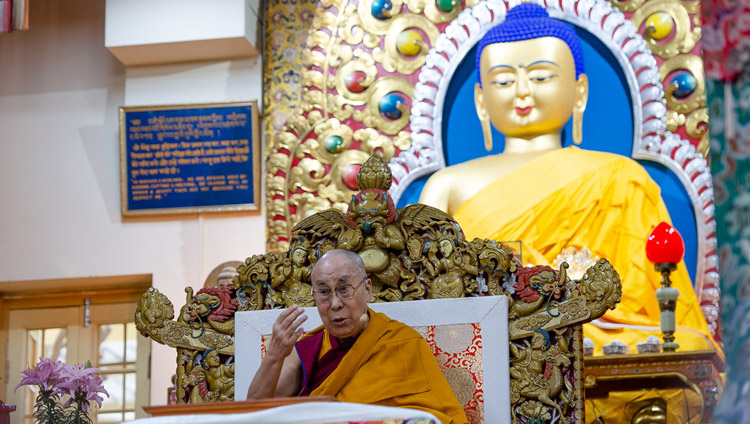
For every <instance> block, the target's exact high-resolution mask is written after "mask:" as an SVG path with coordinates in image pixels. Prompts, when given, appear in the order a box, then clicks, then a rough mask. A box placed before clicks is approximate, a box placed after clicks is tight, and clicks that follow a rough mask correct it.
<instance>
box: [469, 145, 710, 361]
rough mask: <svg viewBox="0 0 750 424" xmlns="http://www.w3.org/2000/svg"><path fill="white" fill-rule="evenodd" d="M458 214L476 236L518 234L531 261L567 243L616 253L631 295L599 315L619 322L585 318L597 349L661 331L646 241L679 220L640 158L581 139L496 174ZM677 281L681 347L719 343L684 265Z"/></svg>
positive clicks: (613, 258) (613, 257)
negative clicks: (593, 147)
mask: <svg viewBox="0 0 750 424" xmlns="http://www.w3.org/2000/svg"><path fill="white" fill-rule="evenodd" d="M454 218H455V219H456V221H457V222H458V223H459V224H460V225H461V228H462V229H463V231H464V234H465V235H466V237H467V239H469V240H471V239H473V238H474V237H479V238H488V239H492V240H499V241H511V240H520V241H521V242H522V243H523V262H524V264H527V263H532V264H534V265H548V264H551V263H552V262H553V260H554V259H555V258H556V257H557V255H559V254H560V253H561V252H562V250H563V248H565V247H568V246H574V247H575V248H577V249H579V250H580V249H581V248H583V247H587V248H588V249H589V250H591V253H592V254H593V255H597V256H599V257H600V258H606V259H608V260H609V261H610V263H612V265H613V266H614V268H615V269H616V270H617V272H618V273H619V274H620V278H621V280H622V285H623V295H622V301H621V302H620V303H619V304H618V305H617V308H616V309H615V310H612V311H608V312H607V313H606V314H605V315H604V317H602V319H600V321H602V324H603V325H606V324H610V326H611V327H616V328H609V329H607V328H602V326H603V325H600V326H595V325H594V324H587V325H585V326H584V334H585V336H586V337H589V338H591V339H593V340H594V343H595V345H596V350H597V351H598V354H601V346H602V345H604V344H607V343H609V342H610V341H612V340H614V339H619V340H621V341H623V342H625V343H627V344H628V345H630V346H631V352H633V353H635V344H636V343H638V342H642V341H644V340H645V339H646V337H647V336H648V335H651V334H653V335H656V336H659V338H661V331H660V330H659V313H660V311H659V305H658V302H657V301H656V297H655V296H654V291H655V290H656V289H658V288H660V287H661V284H660V281H661V275H660V274H659V273H658V272H656V271H655V270H654V266H653V264H651V262H649V261H648V259H647V258H646V252H645V246H646V238H647V237H648V235H649V234H650V233H651V231H652V230H653V229H654V228H655V227H656V225H658V224H659V223H660V222H662V221H665V222H671V221H670V219H669V213H668V212H667V208H666V206H665V205H664V201H663V200H662V198H661V195H660V189H659V186H658V185H656V183H655V182H654V181H653V180H652V179H651V177H650V176H649V175H648V173H647V172H646V170H645V169H643V167H641V166H640V165H639V164H638V163H637V162H635V161H634V160H632V159H630V158H626V157H623V156H620V155H615V154H611V153H603V152H595V151H590V150H581V149H578V148H576V147H568V148H565V149H556V150H553V151H550V152H547V153H545V154H543V155H541V156H540V157H538V158H536V159H535V160H533V161H531V162H529V163H527V164H525V165H523V166H521V167H520V168H519V169H517V170H516V171H514V172H512V173H510V174H508V175H506V176H504V177H502V178H500V179H498V180H496V181H494V182H492V183H491V184H490V185H488V186H487V187H485V188H484V189H482V190H481V191H480V192H479V193H477V194H476V195H474V196H473V197H472V198H470V199H469V200H467V201H466V202H464V203H463V204H462V205H460V206H459V208H458V210H457V211H456V212H455V213H454ZM671 279H672V281H673V284H672V287H675V288H677V289H678V290H679V291H680V297H679V299H678V304H677V309H676V316H677V327H678V331H677V332H676V333H675V341H676V342H677V343H679V344H680V350H681V351H687V350H700V349H709V348H712V347H713V348H716V349H717V350H719V351H721V349H720V347H719V346H718V345H717V344H716V343H715V342H714V340H713V338H712V337H711V335H710V333H709V330H708V326H707V324H706V320H705V318H704V317H703V313H702V311H701V309H700V304H699V302H698V300H697V298H696V295H695V291H694V290H693V286H692V283H691V281H690V277H689V275H688V273H687V270H686V268H685V265H684V263H680V264H679V265H678V268H677V270H676V271H675V272H673V273H672V276H671ZM611 324H615V325H611ZM644 327H650V328H646V329H644Z"/></svg>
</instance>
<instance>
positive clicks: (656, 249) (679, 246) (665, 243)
mask: <svg viewBox="0 0 750 424" xmlns="http://www.w3.org/2000/svg"><path fill="white" fill-rule="evenodd" d="M684 255H685V243H684V242H683V241H682V236H681V235H680V233H679V232H678V231H677V230H676V229H675V228H674V227H673V226H671V225H669V224H667V223H666V222H662V223H660V224H659V225H657V226H656V228H654V231H652V232H651V234H650V235H649V236H648V240H647V241H646V257H647V258H648V260H649V261H651V262H653V263H654V264H660V263H665V262H669V263H673V264H676V263H678V262H680V261H681V260H682V257H683V256H684Z"/></svg>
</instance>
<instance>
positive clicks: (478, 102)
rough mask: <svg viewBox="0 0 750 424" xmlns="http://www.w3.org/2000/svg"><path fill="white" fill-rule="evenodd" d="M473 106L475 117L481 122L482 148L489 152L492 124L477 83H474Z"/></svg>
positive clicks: (480, 88) (490, 148)
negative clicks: (475, 111)
mask: <svg viewBox="0 0 750 424" xmlns="http://www.w3.org/2000/svg"><path fill="white" fill-rule="evenodd" d="M474 107H475V108H476V110H477V117H479V122H480V123H481V124H482V134H483V135H484V148H485V149H486V150H487V151H488V152H489V151H490V150H492V125H491V124H490V114H489V113H488V112H487V107H485V105H484V94H483V93H482V87H480V86H479V83H476V84H475V85H474Z"/></svg>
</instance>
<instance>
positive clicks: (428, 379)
mask: <svg viewBox="0 0 750 424" xmlns="http://www.w3.org/2000/svg"><path fill="white" fill-rule="evenodd" d="M369 314H370V322H369V324H368V325H367V328H365V331H363V332H362V334H360V335H359V337H358V338H357V341H356V342H355V343H354V345H353V346H352V347H351V349H350V350H349V352H348V353H347V354H346V355H345V356H344V358H343V359H342V360H341V362H340V363H339V366H338V367H337V368H336V370H335V371H333V373H331V375H329V376H328V378H326V379H325V380H324V381H323V383H321V384H320V386H318V387H317V388H316V389H315V390H313V391H312V393H310V396H333V397H335V398H336V399H338V400H340V401H342V402H356V403H366V404H372V405H384V406H398V407H404V408H413V409H419V410H422V411H427V412H429V413H431V414H433V415H435V416H436V417H438V418H439V419H440V421H441V422H442V423H444V424H447V423H454V424H461V423H467V422H468V420H467V418H466V414H465V413H464V410H463V409H462V407H461V404H459V403H458V400H457V399H456V395H454V394H453V391H452V390H451V388H450V386H449V385H448V382H447V381H446V380H445V377H444V376H443V372H442V371H441V370H440V367H439V366H438V364H437V361H436V360H435V357H434V356H433V355H432V351H431V350H430V347H429V346H428V345H427V342H426V341H425V340H424V338H422V336H421V335H420V334H419V333H417V332H416V331H415V330H414V329H412V328H411V327H409V326H407V325H406V324H403V323H400V322H398V321H394V320H392V319H390V318H388V317H387V316H386V315H384V314H382V313H376V312H375V311H373V310H372V309H370V310H369ZM318 331H323V327H322V326H321V327H318V328H316V329H315V330H313V331H312V332H311V333H310V334H313V333H315V332H318ZM323 340H324V342H323V345H322V346H321V353H320V354H319V357H320V355H322V354H325V350H326V347H328V348H330V343H328V342H327V340H328V337H324V338H323Z"/></svg>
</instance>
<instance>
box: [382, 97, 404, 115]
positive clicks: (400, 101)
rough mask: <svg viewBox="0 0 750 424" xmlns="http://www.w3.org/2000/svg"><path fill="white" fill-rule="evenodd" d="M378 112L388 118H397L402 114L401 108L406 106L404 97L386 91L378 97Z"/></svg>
mask: <svg viewBox="0 0 750 424" xmlns="http://www.w3.org/2000/svg"><path fill="white" fill-rule="evenodd" d="M378 107H379V108H380V112H382V113H383V115H385V116H386V117H387V118H389V119H399V118H401V115H403V110H404V109H405V108H406V101H405V100H404V98H403V97H402V96H401V95H399V94H396V93H388V94H386V95H385V96H383V98H381V99H380V103H378Z"/></svg>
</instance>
